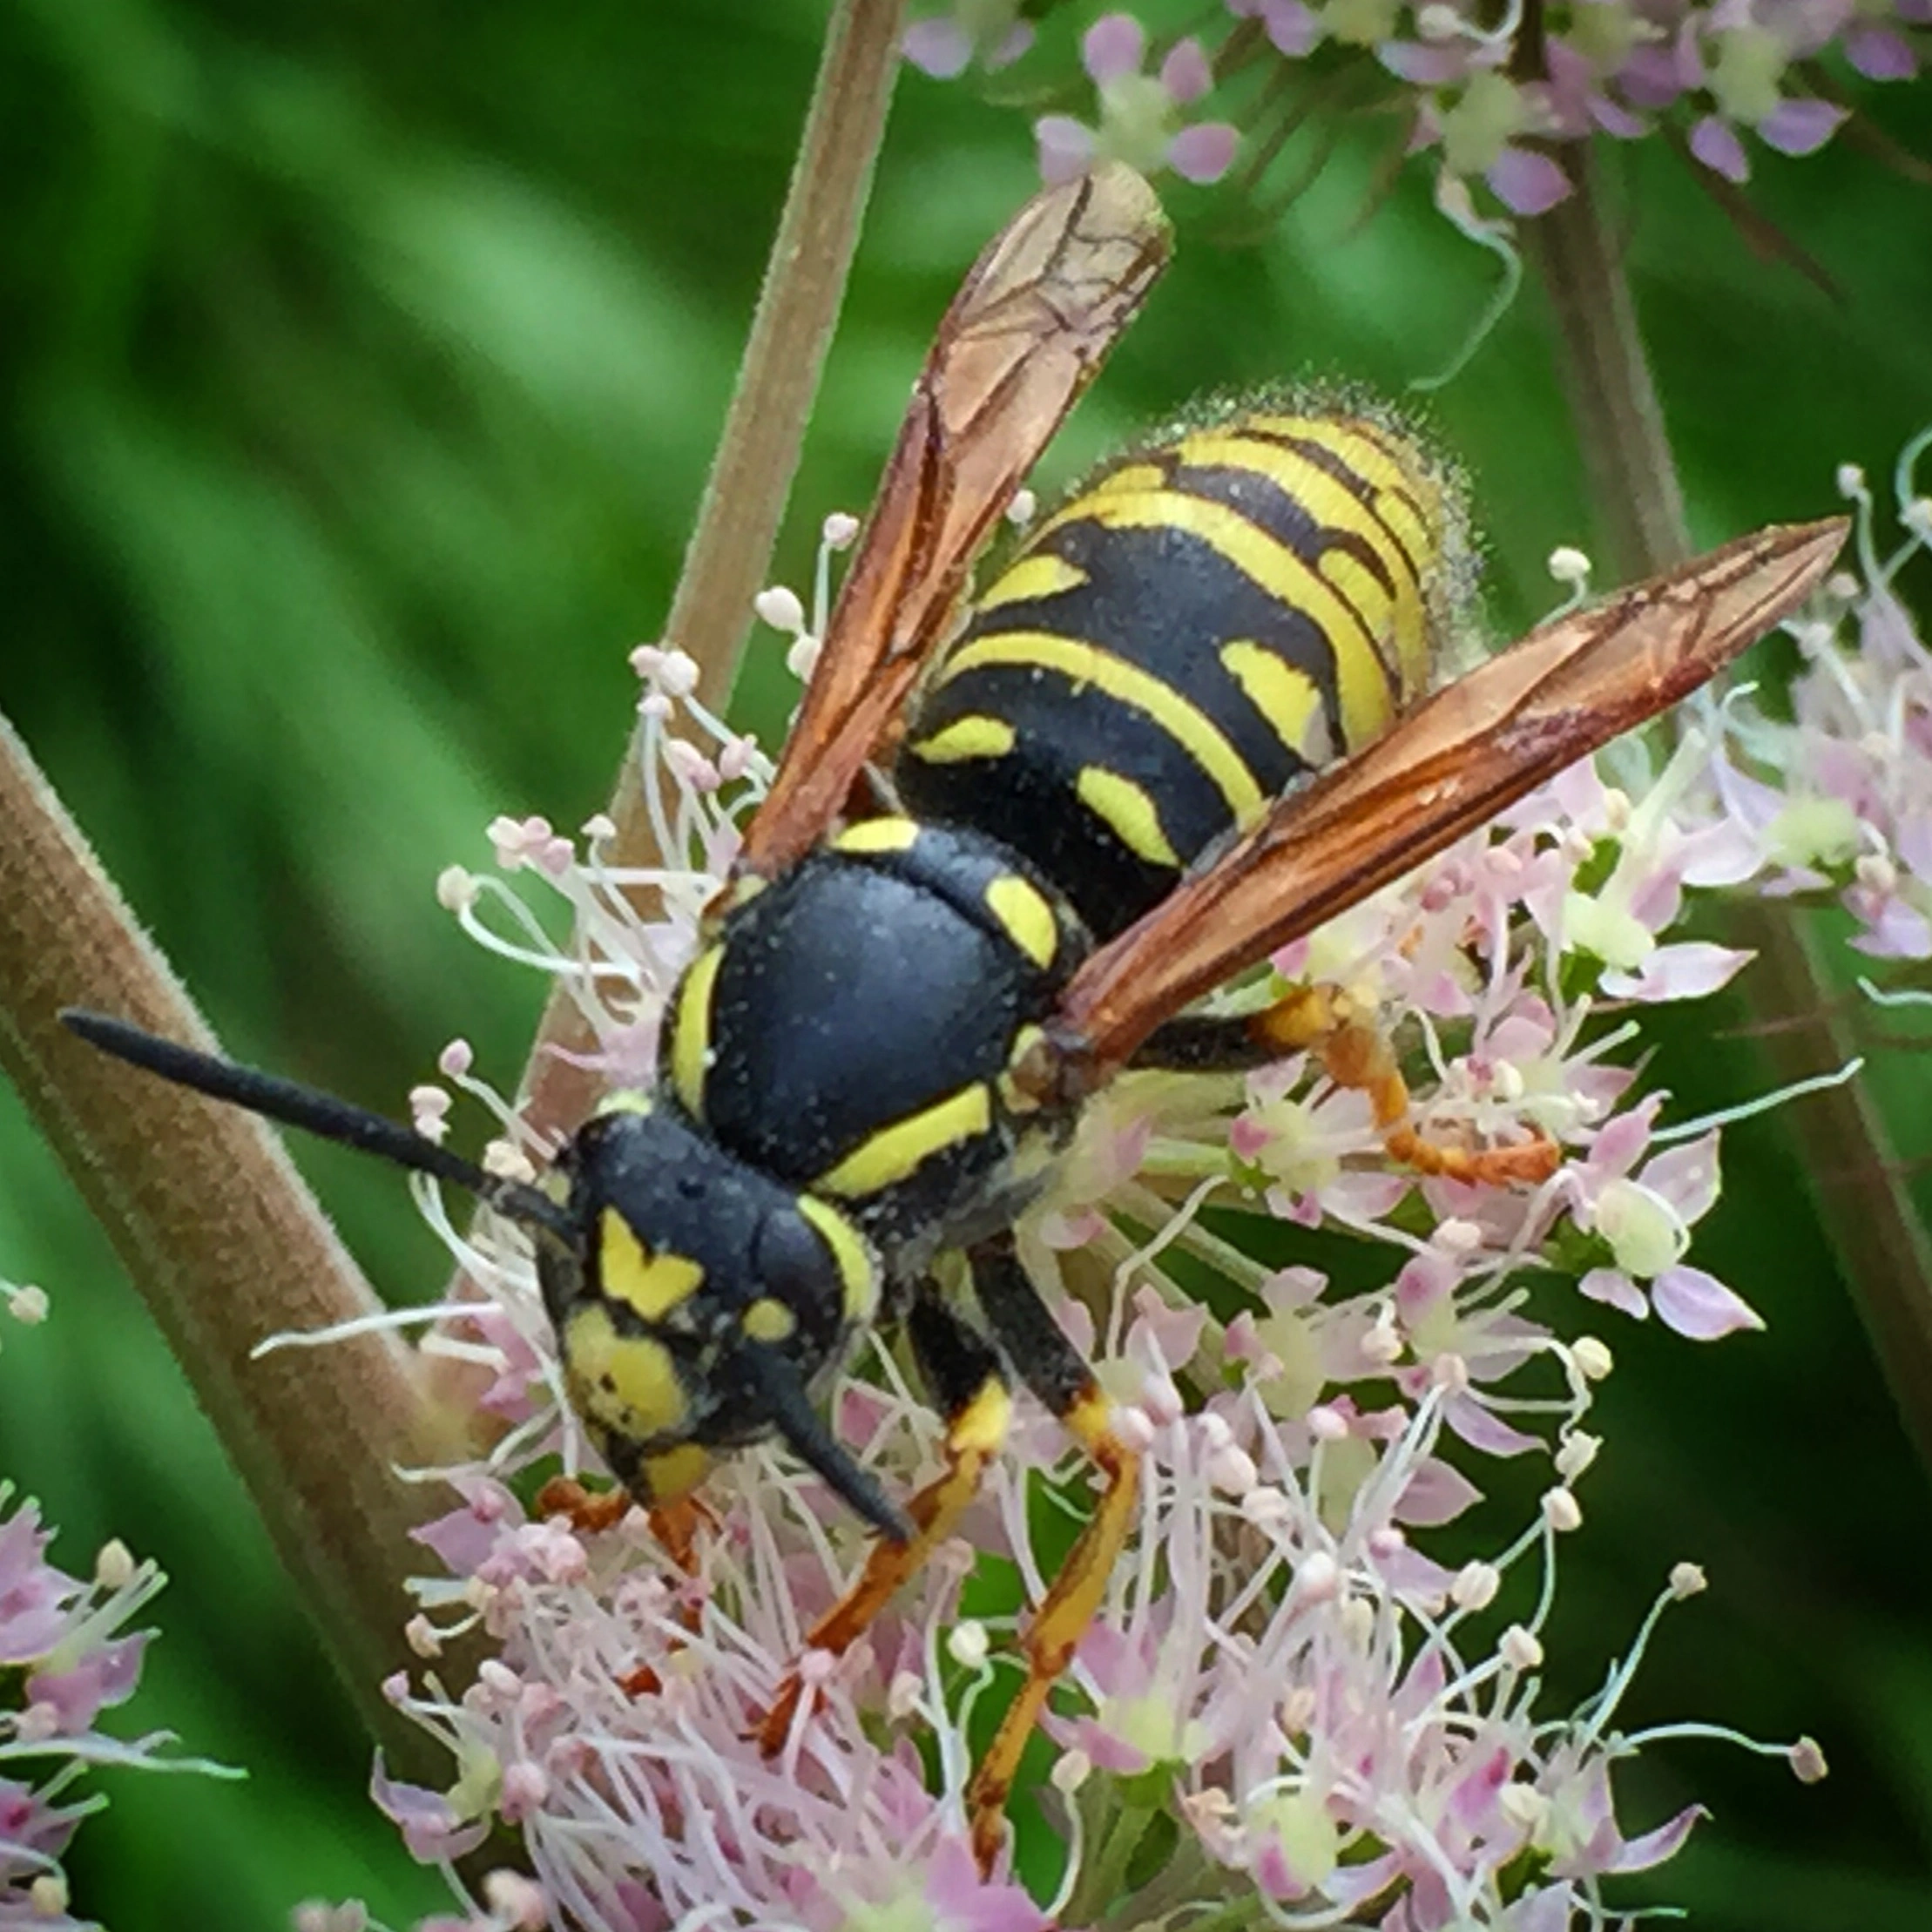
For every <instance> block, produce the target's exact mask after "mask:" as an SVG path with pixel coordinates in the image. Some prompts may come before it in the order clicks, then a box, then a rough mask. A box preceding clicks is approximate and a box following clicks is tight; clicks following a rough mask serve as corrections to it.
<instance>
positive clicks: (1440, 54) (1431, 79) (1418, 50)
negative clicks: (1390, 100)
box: [1375, 40, 1469, 87]
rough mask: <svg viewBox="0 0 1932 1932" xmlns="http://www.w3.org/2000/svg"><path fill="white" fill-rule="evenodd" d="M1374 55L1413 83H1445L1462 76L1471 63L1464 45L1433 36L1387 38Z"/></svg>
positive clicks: (1439, 85)
mask: <svg viewBox="0 0 1932 1932" xmlns="http://www.w3.org/2000/svg"><path fill="white" fill-rule="evenodd" d="M1375 58H1376V59H1377V60H1379V61H1380V62H1381V64H1382V65H1383V66H1384V67H1386V68H1387V69H1388V71H1389V72H1390V73H1392V74H1393V75H1394V76H1395V78H1396V79H1397V80H1406V81H1407V82H1408V84H1409V85H1410V86H1411V87H1446V86H1448V85H1449V84H1450V82H1452V81H1457V80H1460V79H1461V78H1463V74H1464V73H1466V72H1467V71H1468V70H1469V54H1468V52H1467V51H1465V50H1464V49H1463V48H1462V47H1459V46H1449V45H1445V44H1442V43H1441V42H1439V41H1431V40H1385V41H1384V42H1383V43H1382V44H1381V46H1379V47H1377V48H1376V50H1375Z"/></svg>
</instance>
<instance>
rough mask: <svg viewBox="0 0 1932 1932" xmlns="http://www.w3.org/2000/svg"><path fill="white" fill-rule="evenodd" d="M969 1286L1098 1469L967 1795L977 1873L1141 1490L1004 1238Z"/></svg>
mask: <svg viewBox="0 0 1932 1932" xmlns="http://www.w3.org/2000/svg"><path fill="white" fill-rule="evenodd" d="M972 1262H973V1287H974V1292H975V1294H976V1295H977V1297H978V1300H979V1306H980V1312H981V1313H982V1314H983V1315H984V1316H985V1318H986V1322H987V1325H988V1327H990V1329H991V1330H992V1333H993V1335H994V1338H995V1340H996V1341H998V1343H999V1345H1000V1348H1001V1351H1002V1352H1003V1354H1004V1355H1005V1356H1006V1358H1007V1360H1008V1361H1010V1362H1011V1363H1012V1364H1013V1366H1014V1368H1016V1369H1017V1371H1018V1373H1019V1375H1021V1377H1022V1379H1023V1381H1025V1383H1026V1386H1027V1387H1028V1388H1030V1389H1031V1390H1032V1392H1033V1393H1034V1394H1035V1395H1037V1396H1038V1397H1039V1399H1040V1401H1041V1402H1044V1404H1045V1405H1046V1407H1047V1408H1050V1410H1051V1411H1052V1412H1053V1414H1054V1415H1056V1416H1057V1417H1058V1418H1059V1421H1060V1423H1061V1426H1062V1427H1063V1428H1064V1429H1066V1431H1067V1433H1068V1434H1069V1435H1071V1436H1072V1437H1073V1439H1074V1441H1075V1442H1077V1443H1078V1444H1079V1445H1080V1447H1081V1448H1082V1449H1084V1450H1085V1451H1086V1454H1087V1456H1088V1459H1089V1460H1090V1461H1091V1463H1093V1465H1094V1467H1095V1468H1096V1469H1098V1471H1099V1474H1100V1478H1101V1486H1100V1498H1099V1501H1098V1503H1097V1504H1096V1506H1095V1509H1094V1512H1093V1515H1092V1516H1091V1517H1090V1518H1089V1519H1088V1521H1087V1525H1086V1527H1085V1529H1084V1530H1082V1531H1081V1532H1080V1536H1079V1540H1078V1541H1077V1542H1076V1543H1075V1544H1074V1546H1073V1548H1072V1550H1071V1552H1070V1553H1069V1555H1068V1557H1067V1559H1066V1561H1065V1562H1064V1564H1062V1565H1061V1566H1060V1571H1059V1574H1058V1575H1057V1577H1054V1579H1053V1582H1052V1584H1051V1585H1050V1587H1049V1589H1048V1591H1047V1593H1046V1595H1045V1596H1044V1598H1041V1600H1040V1603H1039V1606H1038V1607H1037V1609H1036V1610H1035V1611H1034V1612H1033V1617H1032V1620H1031V1621H1030V1623H1029V1624H1028V1625H1027V1629H1026V1636H1025V1638H1024V1640H1023V1641H1024V1646H1025V1651H1026V1681H1025V1682H1024V1683H1023V1684H1022V1685H1020V1688H1019V1693H1018V1695H1017V1696H1016V1697H1015V1698H1014V1699H1013V1701H1012V1703H1011V1705H1010V1706H1008V1708H1007V1712H1006V1714H1005V1716H1004V1717H1003V1718H1002V1719H1000V1726H999V1729H998V1730H997V1731H996V1732H995V1733H994V1734H993V1741H992V1742H991V1744H990V1745H989V1746H987V1749H986V1755H985V1756H984V1757H983V1758H982V1759H981V1760H980V1763H979V1769H978V1770H977V1771H976V1773H974V1777H973V1782H972V1787H971V1788H970V1790H969V1792H968V1794H967V1800H966V1801H967V1809H968V1812H969V1817H970V1820H971V1824H972V1834H973V1850H974V1853H975V1854H976V1856H977V1858H978V1860H979V1862H980V1868H981V1869H982V1870H985V1869H987V1868H990V1866H991V1864H992V1861H993V1859H994V1856H995V1854H996V1853H997V1852H998V1850H999V1847H1000V1841H1001V1839H1002V1837H1003V1834H1004V1829H1005V1814H1006V1799H1007V1794H1008V1793H1009V1792H1010V1790H1011V1789H1012V1787H1013V1778H1014V1773H1016V1772H1017V1770H1018V1768H1019V1762H1020V1753H1022V1752H1023V1750H1024V1749H1025V1748H1026V1740H1027V1739H1028V1738H1029V1737H1030V1736H1031V1735H1032V1733H1033V1726H1034V1725H1035V1724H1036V1723H1037V1721H1038V1719H1039V1716H1040V1713H1041V1712H1042V1711H1043V1710H1044V1708H1045V1706H1046V1700H1047V1698H1048V1696H1049V1695H1050V1693H1051V1692H1052V1689H1053V1686H1054V1685H1055V1684H1056V1683H1057V1681H1058V1680H1059V1678H1060V1676H1061V1674H1062V1673H1063V1672H1064V1671H1065V1669H1066V1667H1067V1665H1069V1664H1070V1663H1071V1661H1072V1658H1073V1653H1074V1651H1075V1650H1076V1649H1077V1647H1078V1645H1079V1642H1080V1639H1081V1638H1083V1637H1084V1636H1085V1635H1086V1632H1087V1626H1088V1625H1090V1624H1091V1623H1092V1621H1093V1618H1094V1614H1095V1612H1096V1611H1098V1609H1099V1607H1100V1599H1101V1597H1102V1595H1103V1594H1104V1592H1105V1590H1106V1587H1107V1579H1108V1577H1110V1576H1111V1574H1112V1572H1113V1566H1114V1563H1115V1559H1116V1558H1117V1557H1118V1556H1119V1554H1120V1551H1121V1549H1122V1547H1123V1546H1124V1545H1125V1543H1126V1540H1127V1531H1128V1529H1129V1527H1130V1526H1131V1524H1132V1520H1133V1514H1134V1504H1135V1499H1136V1497H1137V1496H1138V1493H1139V1481H1140V1458H1139V1456H1138V1455H1137V1454H1136V1453H1135V1451H1134V1450H1133V1449H1131V1448H1129V1447H1128V1445H1127V1444H1126V1443H1125V1442H1123V1441H1121V1439H1120V1437H1119V1436H1118V1435H1116V1434H1115V1433H1114V1428H1113V1405H1112V1404H1111V1402H1109V1401H1108V1400H1107V1398H1106V1396H1105V1395H1103V1394H1102V1393H1101V1390H1100V1385H1099V1384H1098V1382H1097V1381H1095V1379H1094V1374H1093V1370H1092V1369H1091V1368H1090V1367H1089V1366H1088V1365H1087V1363H1086V1362H1085V1361H1083V1360H1082V1359H1081V1356H1080V1353H1079V1351H1078V1350H1077V1348H1074V1346H1073V1344H1072V1343H1071V1342H1070V1341H1068V1340H1067V1338H1066V1336H1065V1335H1064V1334H1063V1333H1062V1331H1061V1328H1060V1325H1059V1323H1058V1322H1057V1321H1055V1320H1054V1319H1053V1316H1052V1314H1051V1312H1050V1310H1049V1309H1048V1307H1047V1306H1046V1304H1045V1303H1044V1301H1042V1300H1040V1296H1039V1292H1038V1290H1037V1289H1036V1288H1035V1287H1034V1286H1033V1284H1032V1282H1031V1281H1030V1280H1028V1278H1027V1275H1026V1273H1025V1271H1024V1269H1023V1268H1022V1267H1021V1266H1020V1263H1019V1257H1018V1255H1017V1253H1015V1250H1014V1246H1013V1238H1012V1236H1011V1235H1010V1234H1003V1235H997V1236H996V1237H995V1238H994V1239H993V1240H990V1241H986V1242H983V1243H982V1244H981V1245H980V1246H977V1247H976V1248H974V1249H973V1250H972Z"/></svg>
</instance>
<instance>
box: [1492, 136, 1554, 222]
mask: <svg viewBox="0 0 1932 1932" xmlns="http://www.w3.org/2000/svg"><path fill="white" fill-rule="evenodd" d="M1483 179H1484V180H1485V181H1487V182H1488V183H1489V184H1490V188H1491V190H1492V191H1493V192H1494V193H1495V195H1496V199H1497V200H1498V201H1500V202H1501V203H1502V204H1503V206H1504V207H1506V208H1507V209H1509V210H1510V213H1512V214H1522V215H1537V214H1543V213H1546V212H1547V211H1548V210H1550V209H1551V208H1553V207H1555V206H1556V205H1557V202H1559V201H1561V200H1562V199H1564V197H1565V196H1566V195H1568V194H1569V193H1570V192H1571V188H1570V177H1569V176H1568V175H1567V174H1565V173H1564V172H1563V170H1562V168H1561V167H1559V166H1557V163H1556V162H1555V161H1553V160H1552V159H1550V156H1549V155H1547V154H1541V153H1538V152H1537V150H1536V149H1534V148H1528V147H1517V146H1516V145H1514V144H1513V143H1512V144H1511V145H1509V146H1507V147H1505V148H1504V149H1503V152H1502V153H1501V154H1499V155H1498V156H1497V157H1496V162H1495V165H1494V166H1492V167H1491V168H1490V171H1489V172H1488V173H1487V174H1485V175H1484V176H1483Z"/></svg>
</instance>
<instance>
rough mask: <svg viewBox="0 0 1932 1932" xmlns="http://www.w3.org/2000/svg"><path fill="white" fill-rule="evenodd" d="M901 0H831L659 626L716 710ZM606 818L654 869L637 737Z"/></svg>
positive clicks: (831, 314)
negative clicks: (739, 350) (750, 308)
mask: <svg viewBox="0 0 1932 1932" xmlns="http://www.w3.org/2000/svg"><path fill="white" fill-rule="evenodd" d="M901 14H902V5H901V0H840V4H839V5H838V6H837V7H836V9H835V10H834V13H833V17H832V21H831V24H830V26H829V27H828V30H827V33H826V41H825V51H824V55H823V57H822V58H821V62H820V64H819V73H818V80H817V83H816V85H815V86H814V91H813V95H812V103H811V106H810V108H809V110H808V111H807V117H806V123H805V132H804V134H803V137H802V138H801V139H800V145H799V152H798V159H797V161H796V162H795V163H794V166H793V170H792V180H791V186H790V187H789V189H788V190H787V195H786V201H785V209H784V213H783V214H782V215H781V216H780V220H779V227H778V233H777V236H776V237H775V239H774V240H773V243H772V253H771V257H770V260H768V261H767V264H766V270H765V284H764V287H763V289H762V290H761V291H760V295H759V301H758V310H757V313H756V314H755V315H754V317H753V321H752V329H751V335H750V338H749V340H748V341H746V345H745V354H744V358H743V360H742V361H740V364H739V370H738V384H737V388H736V389H735V390H734V392H733V396H732V401H731V407H730V409H729V411H728V413H727V415H726V419H725V427H724V432H723V434H722V436H720V437H719V443H718V452H717V455H716V456H714V457H713V461H712V467H711V475H710V476H709V478H708V480H707V481H706V485H705V494H704V497H703V499H702V501H701V502H700V503H699V509H698V521H697V524H696V526H695V527H694V529H693V530H692V537H691V542H690V544H689V546H688V547H687V548H686V551H685V559H684V567H683V569H682V571H680V572H679V579H678V587H677V590H676V591H675V592H674V593H673V594H672V601H671V611H670V615H669V616H668V617H667V618H665V628H664V641H665V643H666V644H667V645H675V646H676V647H677V648H678V649H679V650H681V651H683V652H686V653H687V654H688V655H689V656H690V657H692V658H693V659H696V661H697V665H698V694H699V697H700V698H701V699H703V700H704V701H705V702H706V704H708V705H710V706H712V707H713V709H717V710H722V709H723V706H724V700H725V699H726V697H727V696H728V694H729V692H730V690H731V684H732V679H733V674H734V673H735V671H736V668H737V663H738V656H739V651H740V645H741V644H742V641H743V639H744V637H745V634H746V631H747V630H748V629H749V627H750V622H751V607H752V599H753V598H754V597H755V596H756V595H757V594H758V592H759V591H760V590H761V589H762V588H763V587H764V585H765V584H766V582H767V576H768V573H769V571H770V568H771V556H772V547H773V544H774V542H775V541H776V539H777V536H778V526H779V521H780V517H782V516H783V514H784V510H785V503H786V500H787V497H789V496H790V494H791V488H792V479H793V476H794V474H795V473H796V471H797V469H798V461H799V453H800V449H801V448H802V447H803V445H804V441H805V430H806V425H807V421H808V419H809V417H810V415H811V409H812V402H813V399H814V396H815V395H817V392H818V383H819V375H820V371H821V368H823V366H824V362H825V355H826V351H827V349H828V347H829V346H830V344H831V341H832V332H833V330H834V328H835V327H836V325H837V322H838V319H839V310H840V308H841V305H842V304H843V301H844V299H845V287H846V281H847V278H848V274H849V273H850V270H851V266H852V256H853V252H854V250H855V248H856V247H857V246H858V238H859V225H860V220H861V217H862V216H863V214H864V212H865V205H866V198H867V194H868V191H869V189H870V186H871V182H872V168H873V163H874V161H875V159H876V158H877V155H878V152H879V142H880V139H881V138H882V135H883V133H884V132H885V123H886V111H887V109H888V106H889V105H890V104H891V99H892V85H893V80H894V78H895V73H896V71H897V67H898V59H899V38H900V31H901V24H900V23H901ZM609 811H610V815H611V820H612V821H613V822H614V823H615V825H616V827H617V834H616V836H615V838H614V839H613V840H612V841H611V856H612V860H613V862H614V863H616V864H617V865H619V866H649V865H652V864H655V863H657V862H659V858H660V856H661V855H659V854H658V853H657V851H656V850H655V848H654V841H653V840H652V832H651V824H650V820H649V817H648V816H647V814H646V813H645V809H644V801H643V793H642V787H641V783H640V778H639V766H638V740H637V739H636V738H635V737H633V739H632V743H631V744H630V745H629V746H628V747H627V748H626V749H625V755H624V762H623V763H622V764H621V765H620V766H619V767H618V776H617V782H616V786H615V788H614V790H613V791H612V794H611V804H610V807H609ZM591 1044H592V1043H591V1037H590V1034H589V1030H588V1029H587V1027H586V1026H585V1024H584V1020H583V1017H582V1016H581V1014H580V1012H579V1010H578V1007H577V1005H576V1003H575V1002H574V1000H573V999H572V998H571V996H570V995H569V993H568V992H566V991H564V990H563V989H561V988H559V989H558V990H557V991H556V992H555V993H553V994H552V996H551V1001H550V1003H549V1005H548V1006H547V1007H546V1008H545V1010H544V1017H543V1021H542V1023H541V1024H540V1025H539V1026H538V1028H537V1045H536V1050H535V1053H534V1056H533V1057H532V1060H531V1063H530V1070H529V1073H528V1076H527V1086H528V1093H529V1114H528V1118H530V1120H531V1121H532V1123H533V1124H534V1125H537V1127H538V1128H539V1129H545V1130H556V1129H561V1130H564V1131H568V1130H569V1129H571V1128H572V1127H574V1126H576V1125H578V1122H580V1121H581V1120H582V1119H583V1118H584V1114H585V1113H586V1112H587V1111H589V1108H590V1106H591V1102H592V1100H593V1099H594V1098H595V1079H594V1076H591V1075H590V1074H587V1073H586V1072H585V1071H584V1070H583V1069H581V1068H579V1067H577V1066H573V1065H572V1064H571V1062H570V1061H569V1060H568V1059H567V1058H565V1057H563V1056H562V1055H560V1054H558V1053H557V1052H554V1051H549V1050H547V1049H552V1048H557V1047H561V1048H564V1049H565V1050H569V1051H573V1052H581V1051H582V1050H584V1049H585V1048H586V1047H588V1046H590V1045H591Z"/></svg>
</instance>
